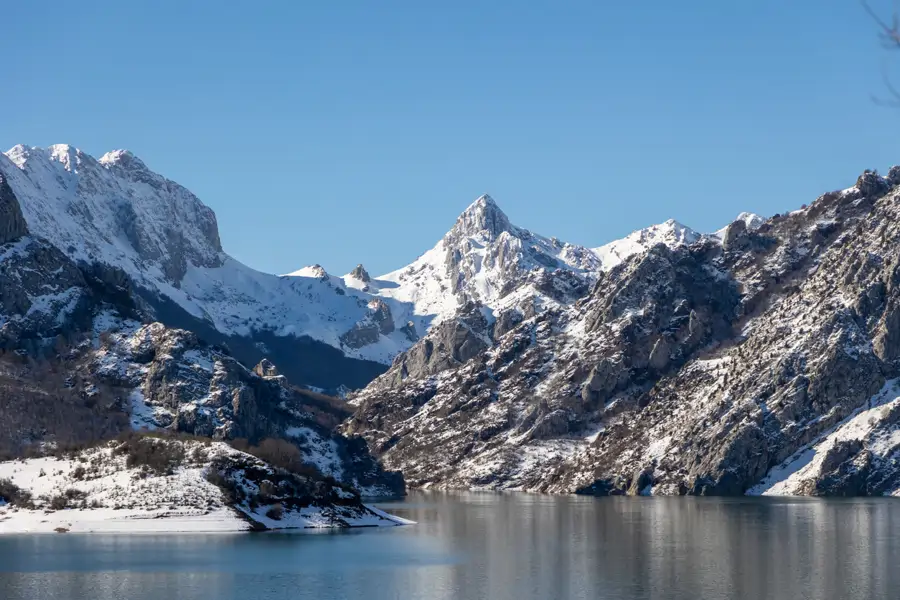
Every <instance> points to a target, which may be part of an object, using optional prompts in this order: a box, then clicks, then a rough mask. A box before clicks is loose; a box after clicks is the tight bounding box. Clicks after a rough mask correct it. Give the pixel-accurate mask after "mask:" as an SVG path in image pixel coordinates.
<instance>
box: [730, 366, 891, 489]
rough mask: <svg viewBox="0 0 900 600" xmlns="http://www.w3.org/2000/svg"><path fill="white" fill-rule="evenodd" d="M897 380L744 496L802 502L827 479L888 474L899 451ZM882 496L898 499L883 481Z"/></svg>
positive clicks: (775, 468)
mask: <svg viewBox="0 0 900 600" xmlns="http://www.w3.org/2000/svg"><path fill="white" fill-rule="evenodd" d="M898 421H900V380H896V379H892V380H889V381H888V382H887V383H886V384H885V385H884V387H883V388H882V389H881V391H880V392H879V393H878V394H876V395H875V396H874V397H873V398H872V399H871V400H870V401H869V402H868V404H867V405H866V406H865V407H861V408H859V409H857V410H856V411H854V412H853V413H852V414H851V415H850V416H848V417H847V418H846V419H844V420H843V421H841V422H839V423H838V424H837V425H835V426H834V427H833V428H832V429H830V430H829V431H827V432H826V433H825V434H824V435H822V436H820V437H819V438H817V439H816V440H814V441H813V443H811V444H809V445H807V446H805V447H804V448H801V449H800V450H798V451H797V452H796V453H794V455H793V456H791V457H790V458H788V459H787V460H786V461H785V462H783V463H782V464H780V465H778V466H776V467H774V468H773V469H771V470H770V471H769V473H768V475H767V476H766V478H765V479H763V480H762V481H761V482H760V483H759V484H758V485H756V486H754V487H752V488H750V489H749V490H748V491H747V495H749V496H806V495H810V494H811V493H813V492H814V491H815V490H816V487H817V485H820V484H819V482H820V481H823V480H824V481H827V479H828V477H829V476H830V477H840V478H845V479H846V478H851V477H861V476H864V475H866V474H867V472H868V471H870V470H872V468H873V466H875V467H877V468H878V469H879V470H880V472H884V473H893V472H894V470H895V467H892V466H889V465H894V464H896V459H897V453H898V451H900V425H898ZM882 487H883V488H884V489H883V491H882V493H883V494H884V495H886V496H900V488H898V487H897V485H896V484H892V483H891V481H890V478H889V477H887V476H886V477H885V485H883V486H882Z"/></svg>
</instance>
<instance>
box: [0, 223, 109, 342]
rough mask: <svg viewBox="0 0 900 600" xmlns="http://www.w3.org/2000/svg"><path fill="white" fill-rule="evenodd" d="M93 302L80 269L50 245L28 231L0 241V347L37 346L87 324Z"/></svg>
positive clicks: (92, 296) (93, 305)
mask: <svg viewBox="0 0 900 600" xmlns="http://www.w3.org/2000/svg"><path fill="white" fill-rule="evenodd" d="M97 303H98V299H97V298H95V297H94V295H93V294H92V291H91V289H90V287H89V286H88V283H87V281H86V279H85V277H84V274H83V273H82V272H81V270H79V269H78V268H77V267H76V266H75V264H74V263H72V261H70V260H69V259H68V258H66V256H65V255H64V254H62V253H61V252H60V251H59V250H57V249H56V248H55V247H54V246H51V245H50V244H48V243H46V242H44V241H43V240H38V239H35V238H33V237H30V236H25V237H21V238H19V239H18V240H17V241H15V242H10V243H7V244H3V245H0V347H3V348H7V349H16V348H23V347H26V346H27V347H28V348H29V349H31V350H37V349H38V346H40V345H42V344H43V342H42V340H45V339H47V338H52V337H53V336H56V335H61V334H62V335H66V334H68V333H70V332H73V331H77V330H79V328H82V327H84V326H85V325H86V324H89V323H90V318H91V311H92V310H93V309H95V308H96V305H97Z"/></svg>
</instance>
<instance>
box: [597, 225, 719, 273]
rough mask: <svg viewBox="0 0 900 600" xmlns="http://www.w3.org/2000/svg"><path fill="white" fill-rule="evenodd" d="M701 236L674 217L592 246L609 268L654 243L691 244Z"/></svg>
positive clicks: (673, 245) (604, 267)
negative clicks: (600, 244) (618, 238)
mask: <svg viewBox="0 0 900 600" xmlns="http://www.w3.org/2000/svg"><path fill="white" fill-rule="evenodd" d="M701 237H702V236H701V235H700V234H699V233H697V232H696V231H694V230H693V229H691V228H690V227H688V226H686V225H682V224H681V223H679V222H678V221H676V220H675V219H669V220H667V221H665V222H663V223H659V224H658V225H651V226H649V227H645V228H643V229H638V230H637V231H633V232H631V233H630V234H628V235H627V236H625V237H624V238H622V239H620V240H615V241H612V242H610V243H608V244H605V245H603V246H600V247H599V248H594V249H593V252H594V254H596V255H597V256H598V257H599V258H600V261H601V262H602V264H603V269H604V270H609V269H612V268H613V267H615V266H616V265H618V264H619V263H621V262H622V261H624V260H625V259H627V258H628V257H629V256H632V255H634V254H639V253H641V252H644V251H646V250H648V249H649V248H652V247H653V246H655V245H656V244H665V245H666V246H668V247H670V248H675V247H677V246H681V245H690V244H693V243H694V242H696V241H697V240H699V239H700V238H701Z"/></svg>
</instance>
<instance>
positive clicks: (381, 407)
mask: <svg viewBox="0 0 900 600" xmlns="http://www.w3.org/2000/svg"><path fill="white" fill-rule="evenodd" d="M892 185H894V182H893V181H891V180H889V179H885V178H880V177H877V176H876V175H874V174H864V176H863V177H862V178H861V184H860V186H858V187H854V188H851V189H849V190H845V191H843V192H837V193H831V194H826V195H825V196H823V197H821V198H819V199H818V200H817V201H816V202H815V203H813V204H812V205H810V206H809V208H807V209H804V210H802V211H795V212H794V213H790V214H789V215H784V216H779V217H776V218H773V219H770V220H769V221H767V222H765V223H763V224H761V225H759V226H758V227H757V226H755V224H754V227H752V228H751V227H747V222H746V220H744V219H740V220H739V221H738V223H739V224H736V225H734V226H733V227H729V228H728V229H729V230H730V231H726V232H725V235H723V236H722V237H723V238H724V240H723V241H724V242H725V243H724V244H717V243H715V241H713V240H711V239H701V240H699V241H698V242H696V243H695V244H693V245H692V246H690V248H689V249H686V248H680V249H676V250H674V251H673V250H671V249H668V248H665V247H663V246H658V247H654V248H652V249H650V250H649V251H647V252H644V253H641V254H638V255H635V256H632V257H630V258H628V259H627V260H626V261H625V262H624V263H623V264H622V265H620V266H619V267H616V268H614V269H613V270H611V271H609V272H608V273H606V274H604V275H603V276H601V277H600V279H599V280H598V281H597V283H596V284H595V285H594V287H593V289H592V291H591V293H590V294H589V295H588V296H587V297H586V298H585V299H583V300H582V301H579V302H577V303H575V304H574V305H573V306H572V307H562V308H559V309H555V310H551V311H545V312H543V313H538V314H536V315H534V316H526V317H525V318H523V319H522V320H521V322H519V323H518V324H517V325H514V324H513V322H512V321H511V322H510V323H509V324H503V325H502V326H501V327H499V328H498V326H497V324H495V325H494V330H495V336H496V339H495V340H494V343H493V344H492V345H490V346H489V347H487V348H486V349H485V350H483V351H481V352H480V353H478V354H476V355H475V356H473V357H471V358H470V359H469V360H468V361H465V362H462V363H461V364H448V365H446V366H445V368H443V369H438V370H433V371H430V372H426V373H424V374H423V375H420V376H417V377H411V376H407V377H406V378H402V377H397V373H398V372H399V370H400V369H402V365H403V362H404V361H403V358H402V357H401V358H400V359H398V360H397V361H395V364H394V366H393V367H392V369H391V371H389V372H388V374H386V375H385V376H383V377H382V378H381V379H379V380H376V382H375V384H373V385H372V386H370V387H369V388H367V389H366V390H364V391H363V392H362V393H360V394H358V395H356V396H355V397H353V399H352V402H353V403H354V404H356V405H357V406H358V410H357V413H356V414H355V415H354V416H353V418H352V419H350V420H349V421H348V422H347V424H346V425H345V429H346V430H347V431H350V432H354V433H360V434H362V435H364V436H365V437H366V438H367V439H368V441H369V444H370V447H371V448H372V449H373V450H374V451H375V452H376V453H377V454H379V455H381V456H382V457H383V459H384V461H385V462H386V464H387V465H389V466H390V467H392V468H402V469H403V470H404V472H405V475H406V477H407V481H408V482H410V483H411V484H412V485H426V484H427V485H431V486H437V487H469V488H472V487H474V488H481V487H483V488H501V489H527V490H535V491H550V492H580V493H593V494H648V493H652V494H728V495H733V494H743V493H793V494H813V495H857V494H882V493H898V491H900V469H898V468H897V467H896V466H895V462H896V461H894V460H893V459H892V456H893V455H894V453H895V452H897V451H900V426H898V419H897V418H896V415H897V414H900V408H898V407H900V389H898V387H897V384H896V381H895V379H894V378H896V377H897V376H898V375H900V368H898V364H897V362H896V361H897V356H898V340H900V338H898V337H897V336H898V335H900V319H898V318H897V316H896V314H897V311H896V308H895V307H896V305H897V300H895V297H896V290H895V287H896V283H895V282H896V280H897V279H898V278H897V277H896V271H897V268H898V267H897V265H898V264H900V263H898V262H897V259H896V248H897V246H898V244H900V226H898V225H897V223H898V222H900V193H898V192H900V190H898V189H896V188H891V186H892ZM885 194H886V195H885ZM429 335H431V334H429ZM426 339H427V337H426ZM420 343H421V342H420ZM385 381H389V382H390V385H385ZM879 390H881V391H879ZM438 448H439V451H438V450H436V449H438Z"/></svg>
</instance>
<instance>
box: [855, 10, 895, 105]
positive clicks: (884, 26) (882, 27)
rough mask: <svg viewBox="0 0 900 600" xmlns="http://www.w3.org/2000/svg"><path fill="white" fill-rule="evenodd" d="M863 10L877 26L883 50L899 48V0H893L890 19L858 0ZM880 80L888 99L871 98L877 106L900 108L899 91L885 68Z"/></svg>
mask: <svg viewBox="0 0 900 600" xmlns="http://www.w3.org/2000/svg"><path fill="white" fill-rule="evenodd" d="M860 4H862V7H863V9H864V10H865V11H866V13H868V15H869V16H870V17H871V18H872V20H873V21H874V22H875V23H876V25H878V29H879V37H880V38H881V42H882V43H883V44H884V46H885V48H888V49H891V50H895V49H897V48H900V0H894V1H893V5H894V8H893V10H892V11H891V14H890V18H889V19H886V18H885V16H884V15H882V14H880V13H879V12H878V11H877V10H875V9H874V8H872V6H871V4H869V2H868V0H860ZM882 79H884V85H885V87H886V88H887V90H888V93H889V94H890V96H891V97H890V99H888V100H884V99H882V98H873V99H874V100H875V102H877V103H879V104H886V105H889V106H896V107H900V89H898V88H897V87H896V86H895V85H894V83H893V82H892V81H891V77H890V74H889V73H888V69H887V66H885V67H884V68H883V69H882Z"/></svg>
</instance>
